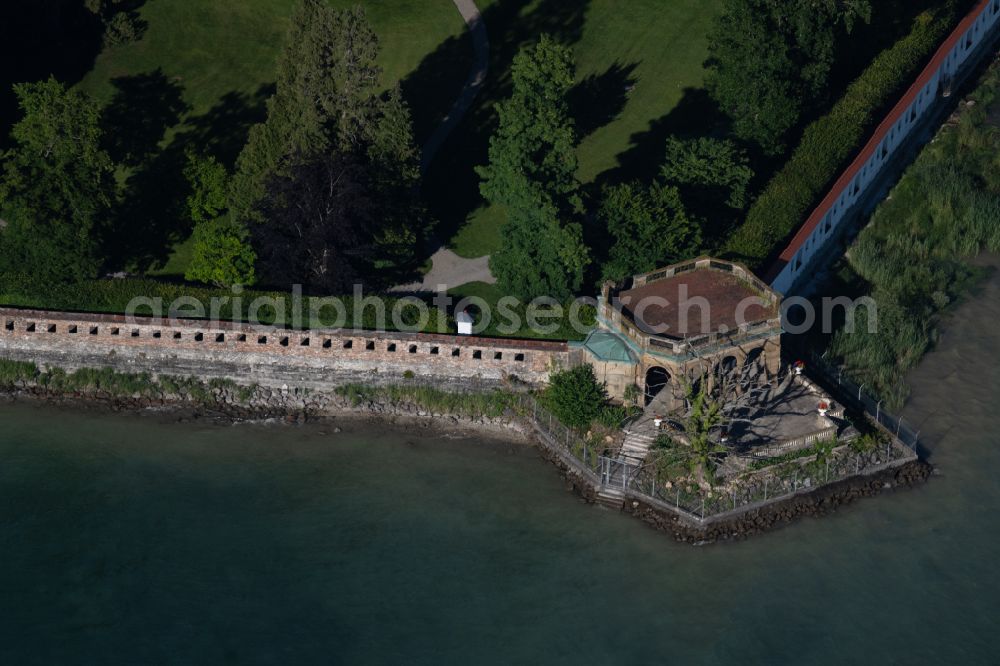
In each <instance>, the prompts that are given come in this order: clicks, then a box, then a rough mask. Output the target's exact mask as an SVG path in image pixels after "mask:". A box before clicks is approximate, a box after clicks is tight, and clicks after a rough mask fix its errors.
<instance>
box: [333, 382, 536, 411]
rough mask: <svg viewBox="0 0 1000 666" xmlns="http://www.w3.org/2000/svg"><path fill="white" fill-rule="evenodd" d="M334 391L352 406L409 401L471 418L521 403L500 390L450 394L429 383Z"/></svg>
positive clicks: (349, 387) (353, 386)
mask: <svg viewBox="0 0 1000 666" xmlns="http://www.w3.org/2000/svg"><path fill="white" fill-rule="evenodd" d="M335 393H337V395H341V396H344V397H345V398H348V399H349V400H350V401H351V404H352V405H354V406H355V407H357V406H358V405H361V404H363V403H366V402H387V403H391V404H395V405H398V404H411V405H416V406H417V407H420V408H422V409H425V410H427V411H428V412H431V413H434V414H453V415H456V416H467V417H471V418H478V417H484V416H485V417H489V418H497V417H499V416H503V415H504V414H506V413H507V412H508V411H510V410H517V409H519V408H520V407H519V406H520V402H519V401H518V398H517V396H516V395H515V394H513V393H510V392H508V391H503V390H499V389H496V390H491V391H486V392H482V393H475V392H470V391H463V392H461V393H449V392H448V391H442V390H440V389H436V388H431V387H428V386H416V385H415V386H406V385H405V384H404V385H393V386H369V385H366V384H347V385H345V386H340V387H338V388H337V389H335Z"/></svg>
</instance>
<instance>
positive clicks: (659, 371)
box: [646, 366, 670, 405]
mask: <svg viewBox="0 0 1000 666" xmlns="http://www.w3.org/2000/svg"><path fill="white" fill-rule="evenodd" d="M669 383H670V373H669V372H667V371H666V370H664V369H663V368H661V367H659V366H653V367H652V368H650V369H649V370H647V371H646V404H647V405H648V404H649V403H651V402H653V398H655V397H656V396H658V395H659V394H660V392H661V391H662V390H663V389H665V388H666V387H667V385H668V384H669Z"/></svg>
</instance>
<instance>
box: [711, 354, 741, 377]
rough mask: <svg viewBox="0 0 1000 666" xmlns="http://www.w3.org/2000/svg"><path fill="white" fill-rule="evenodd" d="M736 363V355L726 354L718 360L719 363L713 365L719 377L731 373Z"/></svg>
mask: <svg viewBox="0 0 1000 666" xmlns="http://www.w3.org/2000/svg"><path fill="white" fill-rule="evenodd" d="M736 365H737V363H736V357H735V356H727V357H726V358H724V359H722V360H721V361H719V364H718V365H717V366H715V367H716V370H715V372H716V374H717V375H718V376H719V377H728V376H729V375H731V374H733V373H734V372H735V371H736Z"/></svg>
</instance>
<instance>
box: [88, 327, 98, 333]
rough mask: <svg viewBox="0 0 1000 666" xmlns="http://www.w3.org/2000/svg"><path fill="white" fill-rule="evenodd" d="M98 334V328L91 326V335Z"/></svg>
mask: <svg viewBox="0 0 1000 666" xmlns="http://www.w3.org/2000/svg"><path fill="white" fill-rule="evenodd" d="M97 333H98V329H97V327H96V326H91V327H90V334H91V335H97Z"/></svg>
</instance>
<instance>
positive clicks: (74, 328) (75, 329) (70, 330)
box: [69, 326, 77, 334]
mask: <svg viewBox="0 0 1000 666" xmlns="http://www.w3.org/2000/svg"><path fill="white" fill-rule="evenodd" d="M76 331H77V328H76V326H70V327H69V332H70V333H73V334H75V333H76Z"/></svg>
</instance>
